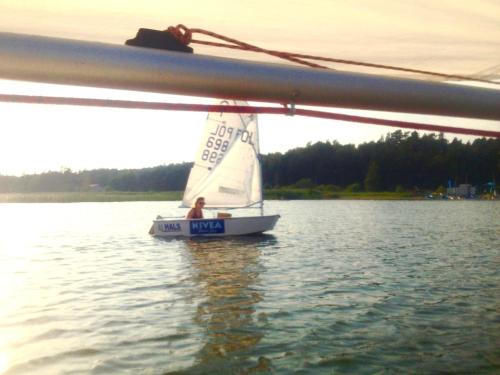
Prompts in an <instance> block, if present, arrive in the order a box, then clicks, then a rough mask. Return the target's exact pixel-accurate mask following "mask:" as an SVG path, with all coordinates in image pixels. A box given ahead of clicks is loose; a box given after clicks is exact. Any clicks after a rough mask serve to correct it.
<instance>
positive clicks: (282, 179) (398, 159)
mask: <svg viewBox="0 0 500 375" xmlns="http://www.w3.org/2000/svg"><path fill="white" fill-rule="evenodd" d="M261 159H262V171H263V172H262V173H263V181H264V186H265V187H266V188H276V187H282V186H290V185H294V184H299V185H300V184H301V183H302V184H304V181H306V182H307V183H308V184H311V185H313V186H314V185H331V186H335V187H338V188H343V189H344V188H346V187H347V188H350V189H352V190H354V191H356V190H365V191H394V190H397V189H405V190H414V189H421V190H433V189H436V188H438V187H439V186H447V185H448V184H449V183H451V184H453V185H458V184H460V183H470V184H472V185H475V186H482V185H484V184H485V183H487V182H491V181H497V180H498V177H500V139H486V138H480V139H476V140H474V141H473V142H466V143H464V142H462V141H461V140H458V139H456V138H455V139H453V140H452V141H448V140H447V139H445V138H444V137H443V135H442V134H438V135H436V134H426V135H422V136H420V135H419V134H418V133H417V132H411V133H410V132H403V131H401V130H397V131H395V132H392V133H388V134H387V135H386V136H385V137H383V138H381V139H380V140H378V141H373V142H368V143H363V144H360V145H358V146H355V145H352V144H347V145H341V144H339V143H338V142H337V141H333V142H330V141H326V142H317V143H314V144H308V145H307V146H305V147H301V148H296V149H293V150H289V151H287V152H286V153H272V154H267V155H262V157H261ZM191 166H192V163H180V164H170V165H164V166H158V167H153V168H142V169H125V170H118V169H97V170H89V171H87V170H85V171H80V172H72V171H71V170H65V171H61V172H47V173H41V174H32V175H24V176H20V177H15V176H2V175H0V193H13V192H19V193H27V192H63V191H64V192H71V191H87V190H95V189H104V190H113V191H144V192H145V191H179V190H184V187H185V185H186V181H187V178H188V175H189V170H190V169H191ZM306 185H307V184H306Z"/></svg>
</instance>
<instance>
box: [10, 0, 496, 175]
mask: <svg viewBox="0 0 500 375" xmlns="http://www.w3.org/2000/svg"><path fill="white" fill-rule="evenodd" d="M178 23H184V24H186V25H187V26H190V27H199V28H205V29H208V30H212V31H214V32H218V33H221V34H225V35H228V36H231V37H234V38H236V39H240V40H244V41H247V42H249V43H253V44H256V45H259V46H262V47H267V48H270V49H279V50H286V51H293V52H301V53H310V54H317V55H323V56H330V57H338V58H345V59H358V60H364V61H369V62H377V63H384V64H397V65H404V66H408V67H414V68H419V69H430V70H437V71H443V72H448V73H458V74H476V73H481V74H482V75H483V76H484V77H486V78H489V77H491V75H495V74H497V75H498V73H499V70H500V1H473V2H472V1H443V0H441V1H378V0H365V1H363V0H358V1H327V0H320V1H295V0H288V1H257V0H256V1H229V0H227V1H224V0H215V1H181V2H171V1H165V0H145V1H126V0H99V1H97V0H96V1H93V0H87V1H69V0H66V1H62V0H59V1H58V0H43V1H42V0H40V1H22V0H0V32H15V33H29V34H38V35H48V36H57V37H64V38H73V39H83V40H93V41H102V42H107V43H117V44H123V42H124V41H125V40H126V39H129V38H131V37H133V36H134V35H135V33H136V31H137V29H138V28H139V27H148V28H156V29H164V28H166V27H167V26H169V25H176V24H178ZM193 47H194V48H195V52H196V53H202V54H213V55H218V56H231V57H236V58H244V59H258V60H261V61H276V60H275V59H274V58H271V57H266V56H259V55H251V54H249V53H238V52H235V51H231V50H227V51H225V50H218V49H209V48H206V47H205V48H203V47H199V46H197V45H194V46H193ZM336 68H342V67H338V66H336ZM351 69H352V68H351ZM0 78H1V77H0ZM0 93H23V94H34V95H61V96H85V97H104V98H119V99H128V100H164V101H169V102H177V101H180V100H181V101H184V102H188V103H192V102H204V103H211V102H212V100H211V99H209V98H206V99H201V98H181V99H179V98H178V97H172V96H168V95H159V94H146V93H131V92H124V91H121V92H120V91H115V90H96V89H92V88H75V87H61V86H53V85H45V84H29V83H24V82H13V81H0ZM0 110H1V113H2V121H1V126H0V174H16V175H19V174H22V173H33V172H43V171H48V170H59V169H60V168H62V167H64V168H66V167H67V168H71V169H73V170H81V169H94V168H100V167H104V168H138V167H147V166H155V165H160V164H170V163H173V162H181V161H192V160H193V157H194V153H195V151H196V148H197V146H198V144H197V143H198V137H199V134H200V133H201V126H202V125H203V122H204V118H205V116H206V115H205V114H201V113H174V112H164V111H161V112H160V111H144V110H124V109H102V108H83V107H56V106H34V105H22V104H6V103H0ZM401 118H406V119H409V120H418V121H425V120H426V119H425V118H421V117H419V118H416V117H412V116H406V115H405V116H403V117H401ZM432 120H434V122H437V123H442V124H453V125H456V126H465V125H466V124H470V123H471V121H469V120H467V121H465V122H464V121H463V120H460V119H455V120H448V119H447V120H441V119H439V120H437V121H436V119H432ZM259 122H260V130H261V151H262V152H263V153H269V152H275V151H281V152H283V151H286V150H287V149H289V148H292V147H297V146H304V145H305V144H306V143H307V142H315V141H318V140H338V141H339V142H341V143H360V142H364V141H370V140H377V139H378V138H379V137H380V136H381V135H382V134H385V133H387V132H388V131H392V130H395V129H393V128H385V127H378V126H367V125H356V124H346V123H338V122H334V121H326V120H314V119H304V118H299V117H293V118H291V117H285V116H261V117H260V121H259ZM479 126H480V127H481V126H482V127H484V128H488V129H495V130H500V124H499V123H498V122H480V123H479Z"/></svg>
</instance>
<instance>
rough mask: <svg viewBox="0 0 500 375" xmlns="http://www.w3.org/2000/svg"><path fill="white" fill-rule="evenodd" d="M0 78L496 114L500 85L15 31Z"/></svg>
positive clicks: (6, 42) (4, 43) (4, 42)
mask: <svg viewBox="0 0 500 375" xmlns="http://www.w3.org/2000/svg"><path fill="white" fill-rule="evenodd" d="M0 78H4V79H14V80H24V81H35V82H46V83H57V84H68V85H83V86H91V87H103V88H116V89H127V90H139V91H148V92H158V93H169V94H181V95H194V96H203V97H214V98H230V99H246V100H255V101H265V102H275V103H295V104H303V105H317V106H328V107H344V108H353V109H370V110H381V111H396V112H407V113H421V114H433V115H444V116H458V117H470V118H482V119H492V120H500V90H492V89H484V88H476V87H470V86H463V85H454V84H448V83H437V82H425V81H420V80H413V79H402V78H390V77H384V76H376V75H368V74H361V73H346V72H339V71H333V70H324V69H312V68H303V67H294V66H289V65H282V64H270V63H258V62H250V61H245V60H236V59H227V58H219V57H212V56H204V55H192V54H187V53H180V52H170V51H161V50H154V49H148V48H139V47H132V46H125V45H123V46H121V45H113V44H104V43H97V42H85V41H76V40H70V39H60V38H51V37H42V36H33V35H21V34H12V33H0Z"/></svg>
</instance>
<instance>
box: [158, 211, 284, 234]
mask: <svg viewBox="0 0 500 375" xmlns="http://www.w3.org/2000/svg"><path fill="white" fill-rule="evenodd" d="M279 218H280V215H268V216H245V217H231V218H220V219H219V218H210V219H192V220H189V219H183V218H178V219H176V218H161V219H156V220H154V221H153V227H152V228H151V231H150V233H151V234H152V235H153V236H155V237H195V236H209V237H212V236H217V237H221V236H242V235H247V234H255V233H262V232H265V231H268V230H271V229H273V228H274V225H275V224H276V222H277V221H278V219H279Z"/></svg>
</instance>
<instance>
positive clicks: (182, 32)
mask: <svg viewBox="0 0 500 375" xmlns="http://www.w3.org/2000/svg"><path fill="white" fill-rule="evenodd" d="M166 31H168V32H170V33H171V34H172V35H174V36H175V37H176V38H177V39H179V41H181V42H182V43H184V44H185V45H188V44H190V43H197V44H204V45H209V46H214V47H224V48H232V49H240V50H244V51H253V52H261V53H266V54H268V55H272V56H276V57H278V58H281V59H285V60H289V61H292V62H295V63H298V64H302V65H307V66H309V67H312V68H321V69H331V68H328V67H327V66H323V65H319V64H315V63H312V62H310V61H306V60H317V61H327V62H334V63H340V64H349V65H358V66H366V67H370V68H378V69H389V70H396V71H401V72H407V73H418V74H425V75H430V76H435V77H441V78H447V79H460V80H466V81H477V82H484V83H491V84H495V85H500V83H499V82H495V81H490V80H486V79H481V78H472V77H467V76H462V75H457V74H446V73H439V72H432V71H428V70H420V69H410V68H402V67H398V66H392V65H383V64H372V63H366V62H361V61H354V60H345V59H334V58H330V57H321V56H314V55H303V54H299V53H291V52H281V51H275V50H270V49H265V48H261V47H257V46H254V45H251V44H248V43H245V42H241V41H239V40H236V39H233V38H229V37H227V36H224V35H221V34H217V33H214V32H212V31H208V30H204V29H197V28H192V29H189V28H188V27H186V26H184V25H182V24H181V25H177V26H175V27H174V26H170V27H169V28H168V29H167V30H166ZM194 33H198V34H203V35H207V36H209V37H212V38H215V39H219V40H223V41H225V42H227V43H229V44H224V43H217V42H210V41H205V40H198V39H193V34H194Z"/></svg>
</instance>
